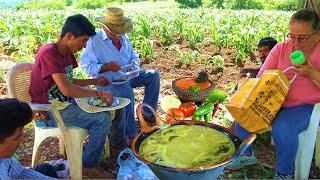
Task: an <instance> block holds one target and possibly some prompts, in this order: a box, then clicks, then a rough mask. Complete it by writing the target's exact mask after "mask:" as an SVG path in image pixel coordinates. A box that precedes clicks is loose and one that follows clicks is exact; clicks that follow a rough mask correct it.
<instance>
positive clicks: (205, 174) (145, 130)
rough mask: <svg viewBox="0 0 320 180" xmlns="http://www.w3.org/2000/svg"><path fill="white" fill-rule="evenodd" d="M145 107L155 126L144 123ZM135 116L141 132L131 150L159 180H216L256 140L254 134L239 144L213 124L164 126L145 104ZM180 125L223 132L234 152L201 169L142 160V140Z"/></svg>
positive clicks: (221, 128)
mask: <svg viewBox="0 0 320 180" xmlns="http://www.w3.org/2000/svg"><path fill="white" fill-rule="evenodd" d="M143 107H147V108H149V109H150V110H151V111H152V113H153V114H154V116H155V118H156V125H155V126H152V127H150V126H148V124H147V123H146V122H145V121H144V119H143V116H142V108H143ZM137 116H138V119H139V121H140V124H141V132H140V133H139V134H138V135H137V136H136V137H135V138H134V139H133V141H132V143H131V148H132V151H133V153H134V154H135V156H136V157H137V158H138V159H140V160H141V161H142V162H144V163H146V164H147V165H148V166H149V167H150V168H151V170H152V171H153V172H154V173H155V175H156V176H158V177H159V178H160V179H161V180H162V179H165V180H167V179H169V180H171V179H172V180H173V179H174V180H176V179H183V180H191V179H192V180H198V179H201V180H204V179H208V180H209V179H210V180H212V179H217V177H218V176H219V175H221V174H223V170H224V168H225V165H226V164H227V163H228V162H230V161H231V160H232V159H234V158H236V157H238V156H240V155H241V154H242V153H243V152H244V151H245V150H246V149H247V148H248V146H249V145H251V144H252V143H253V141H254V140H255V139H256V134H252V135H251V136H250V137H249V138H247V139H246V140H245V141H243V142H241V140H240V139H239V138H238V137H236V136H235V135H233V134H232V133H231V132H230V131H229V130H228V129H226V128H224V127H222V126H219V125H215V124H210V123H206V122H201V121H190V120H183V121H178V122H176V123H174V124H170V125H168V124H164V122H163V121H161V120H160V117H159V116H158V114H156V112H155V111H154V110H153V109H152V108H151V106H149V105H147V104H140V105H139V106H138V107H137ZM182 124H188V125H200V126H206V127H210V128H213V129H216V130H218V131H221V132H223V133H224V134H226V135H227V136H228V137H229V138H230V139H231V140H232V142H233V143H234V145H235V147H236V152H235V153H234V154H233V155H232V156H231V157H230V158H229V159H227V160H225V161H223V162H221V163H219V164H214V165H212V166H203V167H196V168H172V167H167V166H162V165H159V164H155V163H153V162H150V161H147V160H146V159H144V158H143V157H142V156H140V154H139V147H140V144H141V143H142V141H143V140H144V139H146V138H147V137H148V136H150V135H151V134H152V133H154V132H156V131H158V130H160V129H163V128H166V127H169V126H176V125H182Z"/></svg>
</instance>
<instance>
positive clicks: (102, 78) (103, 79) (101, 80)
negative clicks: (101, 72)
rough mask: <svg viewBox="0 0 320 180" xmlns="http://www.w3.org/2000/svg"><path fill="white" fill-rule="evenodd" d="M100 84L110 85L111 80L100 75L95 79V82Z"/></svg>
mask: <svg viewBox="0 0 320 180" xmlns="http://www.w3.org/2000/svg"><path fill="white" fill-rule="evenodd" d="M94 85H98V86H108V85H110V82H109V81H108V80H107V79H106V78H105V77H98V78H96V79H95V84H94Z"/></svg>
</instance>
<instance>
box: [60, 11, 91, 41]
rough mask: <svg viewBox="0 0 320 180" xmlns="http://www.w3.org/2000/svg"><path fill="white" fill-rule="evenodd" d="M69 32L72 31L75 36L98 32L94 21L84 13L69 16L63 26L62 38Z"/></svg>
mask: <svg viewBox="0 0 320 180" xmlns="http://www.w3.org/2000/svg"><path fill="white" fill-rule="evenodd" d="M68 32H71V33H72V34H73V35H74V36H75V37H79V36H83V35H88V36H94V35H95V34H96V31H95V28H94V26H93V25H92V23H91V22H90V21H89V20H88V18H86V17H85V16H84V15H82V14H76V15H73V16H69V17H68V18H67V20H66V22H65V23H64V25H63V27H62V32H61V35H60V38H63V37H64V36H65V35H66V34H67V33H68Z"/></svg>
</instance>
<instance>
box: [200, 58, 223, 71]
mask: <svg viewBox="0 0 320 180" xmlns="http://www.w3.org/2000/svg"><path fill="white" fill-rule="evenodd" d="M204 64H205V68H206V69H207V68H208V66H213V67H214V68H215V69H222V68H223V67H224V65H225V61H224V59H223V57H222V56H221V55H215V56H207V57H206V58H205V60H204Z"/></svg>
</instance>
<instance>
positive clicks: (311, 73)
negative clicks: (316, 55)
mask: <svg viewBox="0 0 320 180" xmlns="http://www.w3.org/2000/svg"><path fill="white" fill-rule="evenodd" d="M295 71H296V73H297V74H298V75H300V76H303V77H308V78H310V79H311V80H315V79H317V76H318V75H319V71H318V70H317V68H316V67H315V66H314V64H312V63H311V62H310V61H309V60H308V59H307V63H306V64H302V65H295Z"/></svg>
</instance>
